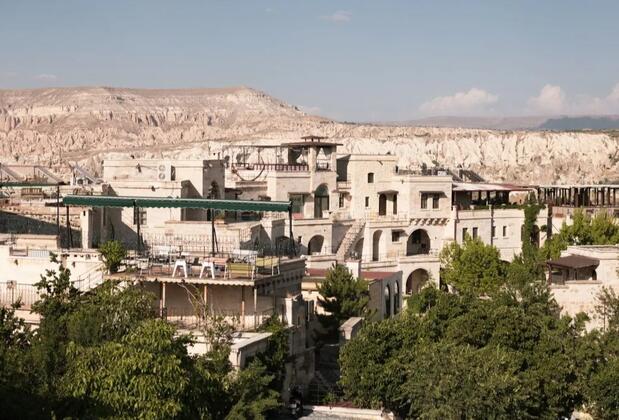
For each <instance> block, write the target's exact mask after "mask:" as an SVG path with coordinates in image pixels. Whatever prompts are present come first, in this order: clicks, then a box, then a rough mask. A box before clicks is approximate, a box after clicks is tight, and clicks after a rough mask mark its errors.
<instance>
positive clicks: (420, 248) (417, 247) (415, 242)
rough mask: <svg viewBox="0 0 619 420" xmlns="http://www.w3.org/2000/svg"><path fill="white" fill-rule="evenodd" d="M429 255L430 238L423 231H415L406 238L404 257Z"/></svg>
mask: <svg viewBox="0 0 619 420" xmlns="http://www.w3.org/2000/svg"><path fill="white" fill-rule="evenodd" d="M429 253H430V236H428V232H426V231H425V230H423V229H417V230H416V231H414V232H413V233H411V235H410V236H409V237H408V241H407V242H406V255H419V254H429Z"/></svg>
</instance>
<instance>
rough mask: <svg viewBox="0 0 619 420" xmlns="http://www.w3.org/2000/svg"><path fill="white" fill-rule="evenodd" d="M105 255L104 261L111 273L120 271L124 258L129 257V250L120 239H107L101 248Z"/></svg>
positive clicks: (102, 253)
mask: <svg viewBox="0 0 619 420" xmlns="http://www.w3.org/2000/svg"><path fill="white" fill-rule="evenodd" d="M99 251H101V255H103V263H104V264H105V268H106V269H107V270H108V271H109V272H110V273H115V272H117V271H118V267H119V266H120V263H121V262H122V260H124V259H125V258H126V257H127V250H126V249H125V246H124V245H123V244H122V242H120V241H107V242H106V243H104V244H103V245H101V247H100V248H99Z"/></svg>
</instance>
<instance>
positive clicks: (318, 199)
mask: <svg viewBox="0 0 619 420" xmlns="http://www.w3.org/2000/svg"><path fill="white" fill-rule="evenodd" d="M327 210H329V188H328V187H327V185H326V184H321V185H320V186H319V187H318V188H316V191H315V192H314V219H322V218H323V217H324V216H323V215H324V212H325V211H327Z"/></svg>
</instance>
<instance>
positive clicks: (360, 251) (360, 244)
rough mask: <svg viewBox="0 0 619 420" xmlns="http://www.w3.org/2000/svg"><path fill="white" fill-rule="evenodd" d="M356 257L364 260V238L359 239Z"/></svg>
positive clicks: (356, 245) (355, 251)
mask: <svg viewBox="0 0 619 420" xmlns="http://www.w3.org/2000/svg"><path fill="white" fill-rule="evenodd" d="M354 257H355V258H358V259H360V260H361V259H363V238H359V240H358V241H357V243H356V244H355V248H354Z"/></svg>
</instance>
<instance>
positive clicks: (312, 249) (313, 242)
mask: <svg viewBox="0 0 619 420" xmlns="http://www.w3.org/2000/svg"><path fill="white" fill-rule="evenodd" d="M324 242H325V238H324V237H323V236H322V235H316V236H313V237H312V239H310V241H309V242H308V243H307V254H308V255H313V254H320V253H322V246H323V244H324Z"/></svg>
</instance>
